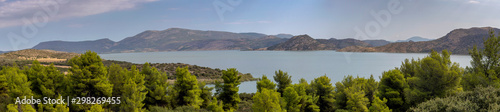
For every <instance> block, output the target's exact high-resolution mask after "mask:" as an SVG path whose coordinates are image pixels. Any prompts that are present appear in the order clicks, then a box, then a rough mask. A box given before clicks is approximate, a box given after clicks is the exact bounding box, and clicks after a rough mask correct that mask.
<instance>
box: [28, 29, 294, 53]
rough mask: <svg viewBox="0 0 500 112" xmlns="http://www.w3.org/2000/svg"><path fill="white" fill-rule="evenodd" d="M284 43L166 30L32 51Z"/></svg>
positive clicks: (52, 43) (49, 45)
mask: <svg viewBox="0 0 500 112" xmlns="http://www.w3.org/2000/svg"><path fill="white" fill-rule="evenodd" d="M286 40H287V39H284V38H279V37H275V36H268V35H265V34H260V33H232V32H224V31H201V30H190V29H182V28H169V29H166V30H163V31H155V30H148V31H144V32H142V33H139V34H137V35H135V36H132V37H127V38H125V39H123V40H120V41H118V42H113V41H111V40H109V39H100V40H95V41H80V42H67V41H49V42H42V43H40V44H38V45H36V46H35V47H33V49H51V50H57V51H66V52H76V53H83V52H85V51H87V50H92V51H95V52H98V53H109V52H156V51H183V50H253V49H258V48H265V47H269V46H271V45H275V44H277V43H280V42H284V41H286Z"/></svg>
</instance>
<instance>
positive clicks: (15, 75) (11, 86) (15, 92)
mask: <svg viewBox="0 0 500 112" xmlns="http://www.w3.org/2000/svg"><path fill="white" fill-rule="evenodd" d="M0 74H3V75H4V76H5V77H6V79H8V80H7V88H8V89H7V91H8V93H9V96H10V97H11V99H10V102H14V101H15V99H16V98H20V99H22V98H24V97H27V98H28V97H31V96H33V93H32V91H31V89H30V82H28V77H27V76H26V74H24V73H23V71H22V70H20V69H19V68H18V67H17V65H15V66H14V67H4V68H3V69H2V70H1V71H0ZM15 106H16V109H19V108H18V106H21V107H20V110H21V111H25V112H34V111H35V109H33V107H32V106H31V105H28V104H23V105H21V104H18V105H15ZM11 107H12V106H11ZM7 108H9V106H7ZM9 110H10V109H9Z"/></svg>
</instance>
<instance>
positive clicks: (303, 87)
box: [292, 78, 320, 112]
mask: <svg viewBox="0 0 500 112" xmlns="http://www.w3.org/2000/svg"><path fill="white" fill-rule="evenodd" d="M292 87H293V88H294V90H295V91H296V92H297V95H299V98H300V102H299V105H300V111H301V112H319V111H320V110H319V107H318V105H316V103H317V102H318V98H319V97H318V96H316V95H314V93H313V92H312V90H313V89H312V88H311V86H310V85H309V84H308V83H307V81H306V80H305V79H304V78H301V79H300V81H299V83H298V84H293V85H292Z"/></svg>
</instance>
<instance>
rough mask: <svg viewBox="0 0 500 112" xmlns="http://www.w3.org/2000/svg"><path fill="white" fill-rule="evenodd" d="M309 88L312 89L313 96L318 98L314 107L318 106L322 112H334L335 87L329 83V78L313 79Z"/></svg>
mask: <svg viewBox="0 0 500 112" xmlns="http://www.w3.org/2000/svg"><path fill="white" fill-rule="evenodd" d="M311 86H312V87H313V89H314V93H315V95H317V96H318V97H319V99H318V102H317V103H316V105H318V106H319V109H320V110H321V111H322V112H331V111H334V109H335V106H334V102H335V99H334V94H335V91H334V90H335V87H333V86H332V83H330V78H328V77H327V76H326V75H324V76H321V77H318V78H315V79H314V81H313V82H312V83H311Z"/></svg>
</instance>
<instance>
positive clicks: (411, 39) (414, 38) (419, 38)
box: [395, 36, 432, 42]
mask: <svg viewBox="0 0 500 112" xmlns="http://www.w3.org/2000/svg"><path fill="white" fill-rule="evenodd" d="M430 40H432V39H427V38H423V37H419V36H414V37H410V38H408V39H406V40H397V41H395V42H410V41H413V42H421V41H430Z"/></svg>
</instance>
